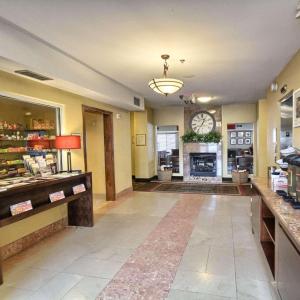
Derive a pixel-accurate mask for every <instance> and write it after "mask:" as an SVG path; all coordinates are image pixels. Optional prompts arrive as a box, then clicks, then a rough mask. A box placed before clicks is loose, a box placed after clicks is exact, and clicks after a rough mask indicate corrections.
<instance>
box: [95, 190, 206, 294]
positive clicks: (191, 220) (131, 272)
mask: <svg viewBox="0 0 300 300" xmlns="http://www.w3.org/2000/svg"><path fill="white" fill-rule="evenodd" d="M202 199H203V198H202V197H201V196H199V195H197V196H192V195H190V194H189V195H182V198H181V199H180V200H179V201H178V202H177V203H176V204H175V205H174V206H173V208H172V209H171V210H170V211H169V212H168V213H167V215H166V216H165V217H164V218H163V219H162V220H161V221H160V223H159V224H158V225H157V227H156V228H155V229H154V230H153V231H152V232H151V233H150V235H149V236H148V238H147V239H146V240H145V242H144V243H143V244H141V245H140V246H139V247H138V248H137V249H136V250H135V252H134V253H133V254H132V255H131V256H130V258H129V259H128V260H127V262H126V263H125V264H124V265H123V266H122V268H121V269H120V271H119V272H118V273H117V274H116V275H115V277H114V278H113V279H112V280H111V281H110V282H109V283H108V285H107V286H106V287H105V289H104V290H103V291H102V292H101V294H100V295H99V296H98V297H97V300H104V299H131V300H135V299H136V300H141V299H155V300H160V299H165V298H166V297H167V295H168V293H169V290H170V287H171V284H172V282H173V280H174V278H175V274H176V270H177V267H178V265H179V263H180V261H181V258H182V255H183V253H184V250H185V248H186V246H187V243H188V240H189V238H190V235H191V233H192V231H193V228H194V225H195V221H196V219H197V217H198V214H199V211H200V208H201V205H202V203H203V201H202Z"/></svg>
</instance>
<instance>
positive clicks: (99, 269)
mask: <svg viewBox="0 0 300 300" xmlns="http://www.w3.org/2000/svg"><path fill="white" fill-rule="evenodd" d="M122 265H123V262H116V261H112V260H101V259H95V258H90V257H81V258H79V259H77V260H75V261H74V262H73V263H72V264H71V265H70V266H68V267H67V268H66V269H65V270H64V272H65V273H70V274H79V275H82V276H95V277H100V278H112V277H113V276H114V275H115V274H116V273H117V272H118V271H119V270H120V268H121V266H122Z"/></svg>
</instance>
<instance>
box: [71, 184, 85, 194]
mask: <svg viewBox="0 0 300 300" xmlns="http://www.w3.org/2000/svg"><path fill="white" fill-rule="evenodd" d="M85 191H86V189H85V185H84V184H83V183H82V184H78V185H75V186H73V194H74V195H76V194H79V193H82V192H85Z"/></svg>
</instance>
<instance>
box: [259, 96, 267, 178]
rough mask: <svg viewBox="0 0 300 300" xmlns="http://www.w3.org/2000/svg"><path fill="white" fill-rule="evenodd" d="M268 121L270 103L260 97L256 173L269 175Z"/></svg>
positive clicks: (264, 175) (260, 175)
mask: <svg viewBox="0 0 300 300" xmlns="http://www.w3.org/2000/svg"><path fill="white" fill-rule="evenodd" d="M267 121H268V103H267V100H266V99H260V100H258V103H257V153H258V155H257V157H256V166H257V172H256V175H257V176H259V177H267V175H268V174H267V169H268V162H267V159H265V158H266V157H267V153H268V150H267V145H268V142H267Z"/></svg>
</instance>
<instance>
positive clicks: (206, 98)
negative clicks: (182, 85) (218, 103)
mask: <svg viewBox="0 0 300 300" xmlns="http://www.w3.org/2000/svg"><path fill="white" fill-rule="evenodd" d="M212 99H213V98H212V97H210V96H203V97H197V100H198V101H199V102H201V103H207V102H209V101H211V100H212Z"/></svg>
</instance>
